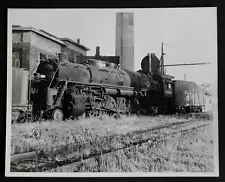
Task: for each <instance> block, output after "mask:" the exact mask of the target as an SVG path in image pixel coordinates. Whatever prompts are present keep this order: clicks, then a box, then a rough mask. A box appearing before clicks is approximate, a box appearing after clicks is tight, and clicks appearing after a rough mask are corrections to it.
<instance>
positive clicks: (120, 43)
mask: <svg viewBox="0 0 225 182" xmlns="http://www.w3.org/2000/svg"><path fill="white" fill-rule="evenodd" d="M133 26H134V23H133V13H127V12H126V13H116V50H115V53H116V56H119V57H120V65H121V68H123V69H126V70H130V71H134V29H133Z"/></svg>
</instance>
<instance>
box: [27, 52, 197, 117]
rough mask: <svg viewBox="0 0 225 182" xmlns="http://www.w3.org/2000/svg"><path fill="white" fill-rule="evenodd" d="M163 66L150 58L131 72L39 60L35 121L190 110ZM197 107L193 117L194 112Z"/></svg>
mask: <svg viewBox="0 0 225 182" xmlns="http://www.w3.org/2000/svg"><path fill="white" fill-rule="evenodd" d="M159 64H160V60H159V59H158V58H157V57H156V56H155V54H150V55H149V54H148V55H147V56H145V57H144V58H143V59H142V62H141V67H142V69H141V70H139V71H137V72H133V71H129V70H125V69H119V68H115V65H112V64H106V63H105V62H103V61H100V60H95V59H90V60H88V61H85V62H83V63H80V64H76V63H70V62H68V61H60V59H46V58H45V56H41V60H40V64H39V65H38V67H37V70H36V72H35V73H34V74H33V76H34V78H33V80H32V82H31V88H32V89H30V90H32V93H30V97H29V102H31V103H32V104H33V105H32V110H33V115H35V116H39V117H40V118H46V119H53V120H58V121H60V120H64V119H65V118H70V117H78V116H81V115H83V114H85V115H87V116H90V115H94V116H96V115H99V114H101V113H108V114H113V115H116V116H117V115H118V114H120V113H124V114H129V113H136V114H155V113H167V114H168V113H174V112H176V111H180V110H181V109H180V110H179V108H180V106H182V108H183V107H184V106H185V108H187V107H186V105H185V104H184V103H182V100H181V99H180V97H181V95H182V92H180V93H179V89H177V88H178V87H177V85H179V84H178V82H176V81H173V78H174V77H172V76H169V75H164V74H163V75H162V74H160V73H159ZM183 88H184V87H182V88H181V90H183ZM187 90H188V89H187ZM176 92H177V93H176ZM177 94H179V95H180V97H178V96H177ZM195 103H196V102H194V103H192V104H191V105H190V107H189V108H190V111H196V109H194V110H193V109H192V108H193V107H192V106H193V104H195ZM200 107H201V104H200V105H198V108H200ZM200 110H201V109H199V111H200ZM186 111H187V112H188V109H186Z"/></svg>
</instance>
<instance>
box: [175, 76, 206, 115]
mask: <svg viewBox="0 0 225 182" xmlns="http://www.w3.org/2000/svg"><path fill="white" fill-rule="evenodd" d="M174 103H175V106H176V109H177V111H178V112H201V111H202V108H203V107H204V105H205V94H204V90H203V88H201V87H200V86H198V85H197V84H196V83H194V82H188V81H182V80H175V81H174Z"/></svg>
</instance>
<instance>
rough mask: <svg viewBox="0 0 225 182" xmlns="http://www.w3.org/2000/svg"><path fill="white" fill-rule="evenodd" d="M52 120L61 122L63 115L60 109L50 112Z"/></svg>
mask: <svg viewBox="0 0 225 182" xmlns="http://www.w3.org/2000/svg"><path fill="white" fill-rule="evenodd" d="M52 119H53V120H54V121H63V119H64V114H63V112H62V110H61V109H54V110H53V111H52Z"/></svg>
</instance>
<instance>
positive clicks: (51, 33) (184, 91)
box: [5, 7, 219, 177]
mask: <svg viewBox="0 0 225 182" xmlns="http://www.w3.org/2000/svg"><path fill="white" fill-rule="evenodd" d="M7 31H8V32H7V36H8V37H7V113H6V116H7V118H6V156H5V159H6V160H5V164H6V165H5V175H6V176H12V177H13V176H14V177H22V176H25V177H26V176H29V177H78V176H79V177H82V176H83V177H87V176H88V177H91V176H93V177H100V176H104V177H105V176H106V177H107V176H111V177H120V176H121V177H122V176H130V177H136V176H137V177H142V176H146V177H147V176H156V177H161V176H189V177H190V176H219V143H218V136H219V133H218V96H217V88H218V85H217V80H218V78H217V62H218V55H217V8H216V7H191V8H179V7H177V8H143V9H141V8H140V9H139V8H132V9H130V8H127V9H126V8H124V9H75V8H74V9H34V8H32V9H16V8H15V9H13V8H12V9H8V30H7Z"/></svg>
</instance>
